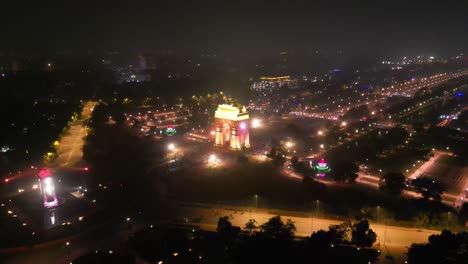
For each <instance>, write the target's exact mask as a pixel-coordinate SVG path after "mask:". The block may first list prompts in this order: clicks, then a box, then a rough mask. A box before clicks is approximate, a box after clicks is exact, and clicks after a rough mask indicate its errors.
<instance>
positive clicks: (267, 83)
mask: <svg viewBox="0 0 468 264" xmlns="http://www.w3.org/2000/svg"><path fill="white" fill-rule="evenodd" d="M297 87H298V83H297V80H296V79H291V77H290V76H277V77H260V80H259V81H257V82H254V83H253V84H252V85H251V86H250V89H251V90H253V91H272V90H279V89H280V88H287V89H297Z"/></svg>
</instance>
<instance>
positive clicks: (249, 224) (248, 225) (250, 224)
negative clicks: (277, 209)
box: [245, 219, 258, 233]
mask: <svg viewBox="0 0 468 264" xmlns="http://www.w3.org/2000/svg"><path fill="white" fill-rule="evenodd" d="M257 228H258V226H257V221H255V219H249V221H247V223H245V229H247V230H249V232H250V233H252V232H253V231H254V230H256V229H257Z"/></svg>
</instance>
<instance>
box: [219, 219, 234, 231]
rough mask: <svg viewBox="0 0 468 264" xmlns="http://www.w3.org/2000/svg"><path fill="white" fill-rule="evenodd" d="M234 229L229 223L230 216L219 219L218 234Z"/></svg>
mask: <svg viewBox="0 0 468 264" xmlns="http://www.w3.org/2000/svg"><path fill="white" fill-rule="evenodd" d="M231 228H232V224H231V222H230V221H229V216H222V217H220V218H219V219H218V225H217V226H216V231H217V232H218V233H226V232H228V231H229V230H230V229H231Z"/></svg>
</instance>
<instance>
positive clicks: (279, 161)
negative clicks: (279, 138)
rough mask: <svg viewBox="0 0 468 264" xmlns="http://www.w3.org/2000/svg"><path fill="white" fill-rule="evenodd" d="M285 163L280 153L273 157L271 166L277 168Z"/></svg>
mask: <svg viewBox="0 0 468 264" xmlns="http://www.w3.org/2000/svg"><path fill="white" fill-rule="evenodd" d="M285 162H286V158H285V157H283V155H282V154H281V153H278V154H276V156H275V157H273V164H275V165H276V166H278V167H281V166H283V165H284V163H285Z"/></svg>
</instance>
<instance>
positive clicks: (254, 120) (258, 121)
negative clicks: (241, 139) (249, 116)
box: [252, 119, 261, 128]
mask: <svg viewBox="0 0 468 264" xmlns="http://www.w3.org/2000/svg"><path fill="white" fill-rule="evenodd" d="M260 125H261V122H260V120H259V119H253V120H252V127H253V128H257V127H260Z"/></svg>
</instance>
